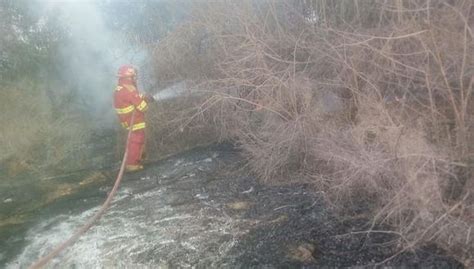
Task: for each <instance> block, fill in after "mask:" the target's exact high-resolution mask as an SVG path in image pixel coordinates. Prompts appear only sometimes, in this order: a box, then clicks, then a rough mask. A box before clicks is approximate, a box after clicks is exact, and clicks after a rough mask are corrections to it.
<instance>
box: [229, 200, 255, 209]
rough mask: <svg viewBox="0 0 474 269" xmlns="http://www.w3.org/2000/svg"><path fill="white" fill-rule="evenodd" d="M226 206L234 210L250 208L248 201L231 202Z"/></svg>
mask: <svg viewBox="0 0 474 269" xmlns="http://www.w3.org/2000/svg"><path fill="white" fill-rule="evenodd" d="M227 207H228V208H230V209H234V210H246V209H249V208H250V204H249V203H248V202H233V203H230V204H227Z"/></svg>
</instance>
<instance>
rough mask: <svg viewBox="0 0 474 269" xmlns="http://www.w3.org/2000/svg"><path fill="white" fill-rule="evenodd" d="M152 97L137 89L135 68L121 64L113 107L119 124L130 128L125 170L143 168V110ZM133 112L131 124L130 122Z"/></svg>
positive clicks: (127, 128)
mask: <svg viewBox="0 0 474 269" xmlns="http://www.w3.org/2000/svg"><path fill="white" fill-rule="evenodd" d="M151 100H152V98H151V97H150V96H148V95H143V94H141V93H140V92H139V91H138V89H137V70H136V68H134V67H133V66H131V65H123V66H121V67H120V68H119V70H118V85H117V88H116V90H115V93H114V107H115V111H116V112H117V115H118V117H119V120H120V124H121V125H122V127H123V128H125V129H126V130H130V129H132V132H131V135H130V140H129V141H128V144H127V148H128V156H127V160H126V163H125V171H127V172H133V171H139V170H142V169H143V165H142V163H141V161H142V156H143V151H144V145H145V127H146V124H145V111H146V110H147V109H148V104H149V102H150V101H151ZM133 113H135V116H134V121H133V124H131V123H130V121H131V120H132V115H133Z"/></svg>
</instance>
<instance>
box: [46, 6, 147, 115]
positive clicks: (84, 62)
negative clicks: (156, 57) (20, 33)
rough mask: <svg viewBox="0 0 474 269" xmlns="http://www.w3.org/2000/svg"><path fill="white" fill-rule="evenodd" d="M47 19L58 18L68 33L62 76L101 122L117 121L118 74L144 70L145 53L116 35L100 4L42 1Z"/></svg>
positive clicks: (61, 51)
mask: <svg viewBox="0 0 474 269" xmlns="http://www.w3.org/2000/svg"><path fill="white" fill-rule="evenodd" d="M39 1H40V3H41V6H42V7H43V10H42V11H41V12H43V14H44V16H56V18H55V19H56V20H57V21H58V22H59V24H61V27H62V29H64V30H65V31H66V33H67V42H66V43H65V44H62V45H61V46H60V47H59V48H58V55H59V56H60V57H61V59H62V65H63V67H64V68H62V72H63V73H62V74H58V75H60V76H63V77H65V78H66V80H67V81H70V85H72V86H73V87H75V88H77V90H78V92H79V96H81V98H82V99H83V100H81V103H83V104H84V106H87V109H88V110H89V111H91V112H93V114H92V115H95V116H97V117H98V118H99V120H100V119H105V120H106V122H111V121H110V119H112V118H113V110H112V109H111V108H112V93H113V90H114V88H115V83H116V80H117V78H116V72H117V69H118V67H119V66H120V65H122V64H133V65H135V66H138V67H140V66H141V65H142V63H143V61H144V59H146V52H145V51H144V50H143V49H138V50H137V49H136V48H133V49H132V46H130V44H128V42H127V40H126V39H125V33H121V32H114V31H112V30H110V29H108V28H107V25H106V23H105V21H106V16H110V15H109V14H107V12H106V10H103V9H101V3H104V2H103V1H98V0H39Z"/></svg>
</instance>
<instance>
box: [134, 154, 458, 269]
mask: <svg viewBox="0 0 474 269" xmlns="http://www.w3.org/2000/svg"><path fill="white" fill-rule="evenodd" d="M201 154H202V152H194V153H192V154H190V155H188V156H187V157H186V159H187V160H188V161H189V159H193V158H198V159H199V158H201V162H202V159H203V157H202V156H201ZM207 154H208V155H209V157H208V158H207V159H204V162H206V161H207V162H209V163H211V161H210V160H214V162H213V163H212V165H211V166H209V167H208V168H207V169H202V167H199V166H192V165H190V166H189V169H183V170H181V171H180V172H179V173H180V174H181V175H177V174H175V175H172V176H170V177H168V176H166V175H165V176H162V177H160V178H159V179H157V180H156V184H158V185H159V186H161V187H163V186H167V187H166V188H164V193H163V195H162V197H167V195H165V193H170V194H172V195H171V196H169V197H168V198H169V199H167V200H166V199H165V200H166V205H167V206H170V207H172V208H173V209H174V210H175V211H185V212H188V214H191V215H193V213H192V212H199V217H197V218H196V219H195V221H196V222H193V221H192V220H191V221H190V220H187V221H184V222H181V223H180V224H179V225H182V226H183V229H182V230H181V233H180V235H179V236H178V237H177V238H179V239H178V240H177V241H178V242H181V243H180V244H177V245H175V246H171V247H169V248H162V249H160V250H159V251H157V252H153V251H152V252H151V253H148V254H149V255H151V256H153V257H156V256H157V255H158V256H160V257H161V258H160V261H161V262H160V264H161V265H165V267H170V268H174V267H177V266H178V267H179V266H183V265H190V266H192V267H197V268H209V267H219V268H221V267H231V268H236V267H237V268H321V267H360V268H365V267H376V265H381V266H384V267H385V266H388V267H394V268H463V266H462V264H460V263H459V262H457V261H455V260H454V259H452V258H450V257H447V256H445V255H444V254H443V253H442V251H440V250H439V249H437V248H436V247H433V246H426V247H424V248H420V249H417V250H414V251H409V252H405V253H402V254H401V255H399V256H397V257H395V258H393V259H391V260H390V261H388V262H385V263H383V264H379V263H380V262H381V261H384V260H385V259H387V258H388V257H391V256H392V255H393V254H394V253H396V252H397V251H398V249H397V248H396V242H397V239H398V238H397V237H396V236H395V235H390V234H386V233H379V234H375V233H374V234H367V233H358V231H365V230H367V228H368V223H369V221H368V220H367V219H364V218H361V219H348V220H347V219H346V220H341V218H340V216H339V217H336V215H335V214H334V213H333V212H332V211H331V210H330V208H329V207H328V206H327V204H326V203H325V200H324V196H323V193H319V192H315V191H314V190H313V188H312V186H310V185H308V184H297V183H293V184H287V185H277V186H274V185H268V184H261V183H260V182H258V181H257V180H256V179H255V178H254V177H252V176H248V175H244V176H242V172H241V171H240V172H239V171H237V172H235V171H234V172H231V171H233V170H235V168H237V167H239V166H240V165H239V163H240V159H239V157H238V153H237V152H235V151H234V150H233V149H232V148H231V147H230V146H224V147H223V146H220V147H215V148H214V149H212V150H210V151H209V152H208V153H207ZM212 154H213V155H214V157H215V156H216V155H218V158H214V159H210V158H212V156H210V155H212ZM193 155H194V156H193ZM175 161H176V160H171V162H175ZM179 162H180V161H178V163H179ZM184 162H186V161H184ZM198 162H199V161H198ZM175 164H176V163H175ZM165 170H166V169H165ZM153 173H154V172H153V170H152V169H151V170H147V171H145V172H143V173H142V174H137V175H135V176H133V175H132V176H131V178H129V179H128V180H130V181H133V180H134V179H139V178H143V176H144V175H145V176H146V177H147V176H148V177H149V176H150V175H153ZM177 178H180V180H177ZM294 181H295V180H293V182H294ZM182 214H185V213H182ZM171 218H172V216H171ZM187 224H190V225H191V226H195V227H196V228H195V229H194V230H193V229H191V230H190V231H188V229H189V227H186V225H187ZM216 229H218V230H219V229H220V230H221V231H220V232H218V233H214V232H213V231H215V230H216ZM377 230H382V229H377ZM206 232H210V233H211V234H213V236H211V237H209V238H207V239H204V240H203V238H201V239H200V240H198V241H200V242H196V247H190V248H186V247H183V244H185V242H192V241H193V238H194V237H195V236H196V235H197V234H198V233H206ZM215 237H218V238H215ZM183 242H184V243H183ZM145 256H146V255H145ZM216 256H217V257H216ZM211 257H212V258H211ZM145 260H146V258H145Z"/></svg>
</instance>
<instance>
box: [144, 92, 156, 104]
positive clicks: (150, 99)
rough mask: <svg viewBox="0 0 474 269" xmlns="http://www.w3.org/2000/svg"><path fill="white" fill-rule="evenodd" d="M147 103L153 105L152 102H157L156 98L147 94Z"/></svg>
mask: <svg viewBox="0 0 474 269" xmlns="http://www.w3.org/2000/svg"><path fill="white" fill-rule="evenodd" d="M145 101H146V102H147V103H152V102H155V101H156V100H155V98H154V97H153V95H151V94H149V93H147V94H145Z"/></svg>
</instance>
